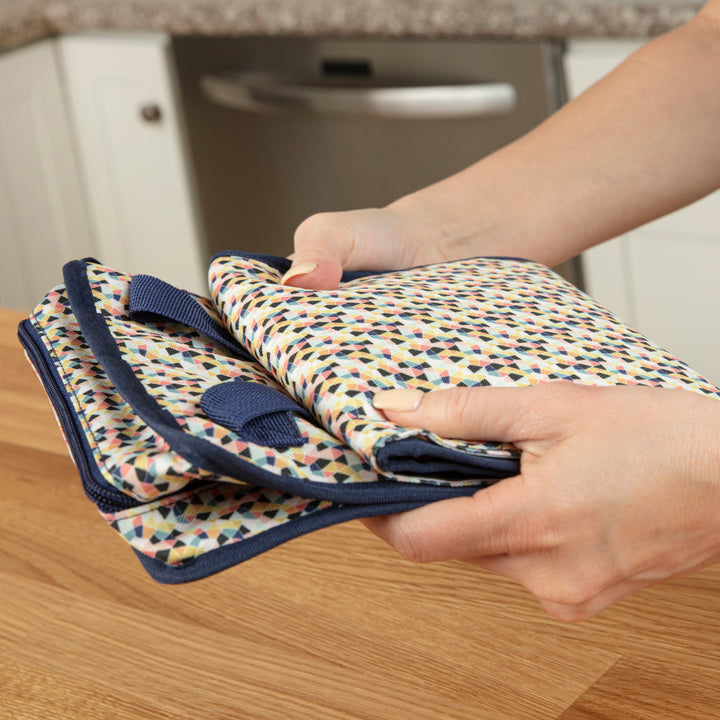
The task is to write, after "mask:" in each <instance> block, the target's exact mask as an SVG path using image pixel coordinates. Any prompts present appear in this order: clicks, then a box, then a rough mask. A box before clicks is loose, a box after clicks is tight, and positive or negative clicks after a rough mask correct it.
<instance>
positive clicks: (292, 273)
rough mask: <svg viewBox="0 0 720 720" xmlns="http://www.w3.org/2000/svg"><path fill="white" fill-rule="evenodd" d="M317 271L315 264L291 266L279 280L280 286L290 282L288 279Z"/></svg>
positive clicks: (307, 263)
mask: <svg viewBox="0 0 720 720" xmlns="http://www.w3.org/2000/svg"><path fill="white" fill-rule="evenodd" d="M316 269H317V263H314V262H301V263H298V264H297V265H293V266H292V267H291V268H290V269H289V270H288V271H287V272H286V273H285V274H284V275H283V276H282V278H281V279H280V284H281V285H285V283H286V282H287V281H288V280H290V278H294V277H297V276H298V275H309V274H310V273H311V272H312V271H313V270H316Z"/></svg>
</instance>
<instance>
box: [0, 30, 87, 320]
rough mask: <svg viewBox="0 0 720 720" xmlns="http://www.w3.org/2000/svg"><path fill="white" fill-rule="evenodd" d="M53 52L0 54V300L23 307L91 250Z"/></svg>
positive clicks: (50, 46) (45, 45) (39, 48)
mask: <svg viewBox="0 0 720 720" xmlns="http://www.w3.org/2000/svg"><path fill="white" fill-rule="evenodd" d="M56 53H57V45H56V42H55V41H52V40H48V41H45V42H42V43H38V44H36V45H32V46H29V47H26V48H23V49H21V50H15V51H13V52H10V53H7V54H5V55H0V305H2V306H4V307H13V308H17V309H20V310H27V311H30V310H31V309H32V308H33V307H34V306H35V305H36V304H37V302H38V301H39V300H40V299H41V298H42V296H43V295H44V294H45V293H46V292H47V291H48V290H49V289H50V288H52V287H53V286H54V285H57V284H58V283H59V282H61V281H62V272H61V269H62V265H63V264H64V263H65V262H67V261H68V260H74V259H77V258H81V257H84V256H86V255H91V254H92V253H93V252H94V249H93V247H92V246H91V242H90V234H89V231H88V223H87V216H86V213H85V207H84V201H83V196H82V192H81V189H80V179H79V173H78V168H77V165H76V161H75V155H74V145H73V142H72V139H71V133H70V128H69V126H68V121H67V116H66V110H65V105H64V103H63V97H62V89H61V85H60V76H59V73H58V66H57V54H56Z"/></svg>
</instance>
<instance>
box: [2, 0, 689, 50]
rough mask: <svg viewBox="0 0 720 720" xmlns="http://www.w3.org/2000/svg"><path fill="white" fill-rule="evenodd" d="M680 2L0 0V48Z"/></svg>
mask: <svg viewBox="0 0 720 720" xmlns="http://www.w3.org/2000/svg"><path fill="white" fill-rule="evenodd" d="M702 5H703V2H702V1H696V2H689V1H688V0H625V1H621V0H0V49H9V48H12V47H17V46H19V45H23V44H27V43H29V42H33V41H35V40H39V39H41V38H44V37H49V36H52V35H59V34H62V33H73V32H83V31H93V30H97V31H131V32H138V31H163V32H168V33H172V34H175V35H189V34H198V35H237V36H281V35H282V36H296V37H297V36H301V37H302V36H304V37H312V36H323V35H324V36H336V37H349V36H356V37H362V36H365V37H368V36H377V37H425V38H428V37H445V38H448V37H465V38H467V37H484V38H487V37H497V38H515V39H522V40H526V39H537V38H554V39H559V38H567V37H588V36H590V37H648V36H652V35H656V34H659V33H661V32H663V31H664V30H667V29H670V28H672V27H674V26H676V25H679V24H681V23H682V22H685V21H686V20H688V19H690V18H691V17H692V16H693V15H694V14H695V13H696V12H697V11H698V9H699V8H700V7H702Z"/></svg>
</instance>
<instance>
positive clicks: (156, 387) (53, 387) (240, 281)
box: [19, 253, 720, 583]
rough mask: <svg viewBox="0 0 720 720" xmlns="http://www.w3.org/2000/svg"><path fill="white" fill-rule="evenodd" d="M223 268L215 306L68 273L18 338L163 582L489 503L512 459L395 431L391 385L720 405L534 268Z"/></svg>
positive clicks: (694, 377)
mask: <svg viewBox="0 0 720 720" xmlns="http://www.w3.org/2000/svg"><path fill="white" fill-rule="evenodd" d="M288 267H289V261H287V260H285V259H283V258H276V257H271V256H261V255H248V254H240V253H223V254H221V255H218V256H216V257H215V258H214V259H213V261H212V263H211V266H210V273H209V277H210V295H211V298H203V297H199V296H197V295H193V294H191V293H188V292H186V291H183V290H180V289H178V288H175V287H173V286H171V285H169V284H167V283H165V282H163V281H162V280H160V279H158V278H154V277H150V276H147V275H136V276H130V275H127V274H123V273H121V272H118V271H116V270H113V269H111V268H108V267H105V266H103V265H102V264H101V263H99V262H97V261H94V260H83V261H76V262H72V263H69V264H68V265H66V267H65V268H64V283H63V284H62V285H59V286H58V287H56V288H55V289H53V290H51V291H50V292H49V293H48V294H47V295H46V297H45V298H44V299H43V301H42V302H41V303H40V304H39V305H38V307H37V308H36V310H35V311H34V313H33V314H32V315H31V317H30V318H29V319H28V320H25V321H24V322H23V323H21V325H20V328H19V335H20V339H21V342H22V344H23V346H24V347H25V349H26V353H27V355H28V358H29V360H30V361H31V363H32V364H33V366H34V367H35V369H36V371H37V373H38V375H39V377H40V379H41V382H42V383H43V385H44V387H45V389H46V391H47V393H48V395H49V397H50V399H51V401H52V404H53V407H54V409H55V412H56V415H57V417H58V421H59V424H60V426H61V428H62V430H63V433H64V435H65V439H66V442H67V444H68V447H69V449H70V452H71V454H72V457H73V459H74V461H75V463H76V465H77V467H78V471H79V473H80V476H81V478H82V482H83V486H84V489H85V492H86V494H87V495H88V497H89V498H90V499H91V500H92V501H93V502H94V503H95V504H96V505H97V507H98V509H99V510H100V512H101V514H102V515H103V517H104V518H105V520H106V521H107V522H108V523H109V524H111V525H112V527H114V528H115V530H116V531H117V532H118V533H120V534H121V535H122V537H123V538H124V539H125V540H126V541H127V542H128V543H129V544H130V545H131V547H132V548H133V549H134V550H135V552H136V553H137V555H138V557H139V558H140V560H141V561H142V563H143V565H144V567H145V568H146V569H147V570H148V572H149V573H150V574H151V575H152V577H153V578H155V579H156V580H158V581H160V582H165V583H181V582H186V581H190V580H195V579H198V578H202V577H205V576H207V575H210V574H212V573H215V572H218V571H220V570H223V569H225V568H227V567H230V566H232V565H235V564H237V563H239V562H242V561H243V560H246V559H248V558H250V557H252V556H254V555H257V554H258V553H261V552H263V551H265V550H268V549H270V548H272V547H274V546H276V545H278V544H280V543H282V542H284V541H287V540H289V539H291V538H293V537H296V536H298V535H301V534H303V533H306V532H310V531H312V530H315V529H319V528H321V527H325V526H328V525H332V524H335V523H339V522H344V521H346V520H349V519H352V518H360V517H370V516H374V515H384V514H390V513H395V512H401V511H404V510H409V509H411V508H414V507H418V506H420V505H422V504H426V503H430V502H434V501H437V500H441V499H444V498H449V497H454V496H458V495H469V494H472V493H474V492H477V491H478V490H479V489H481V488H482V487H484V486H486V485H487V484H488V483H490V482H496V481H497V480H499V479H501V478H503V477H507V476H509V475H512V474H514V473H516V472H517V470H518V467H519V452H518V451H517V450H516V449H515V448H514V447H513V446H511V445H506V444H500V443H495V442H477V443H471V442H467V441H459V440H453V439H447V438H440V437H438V436H436V435H434V434H432V433H429V432H427V431H424V430H421V429H408V428H404V427H400V426H396V425H393V424H392V423H389V422H388V421H387V420H386V419H385V418H384V417H383V416H382V414H381V413H379V412H378V411H376V410H375V409H374V408H373V407H372V397H373V395H374V394H375V393H376V392H377V391H379V390H382V389H390V388H398V387H404V386H407V387H414V388H419V389H422V390H431V389H435V388H441V387H450V386H456V385H465V386H470V385H493V386H522V385H532V384H536V383H540V382H547V381H551V380H570V381H573V382H579V383H584V384H593V385H614V384H645V385H656V386H662V387H682V388H685V389H687V390H691V391H695V392H700V393H704V394H708V395H714V396H716V397H718V398H720V391H719V390H718V389H717V388H715V387H714V386H713V385H711V384H710V383H709V382H708V381H707V380H705V379H704V378H703V377H701V376H700V375H699V374H698V373H696V372H694V371H693V370H692V369H691V368H689V367H688V366H687V365H685V364H684V363H682V362H680V361H679V360H677V359H676V358H674V357H673V356H672V355H670V354H668V353H667V352H665V351H663V350H662V349H661V348H659V347H658V346H656V345H655V344H654V343H652V342H651V341H649V340H648V339H647V338H645V337H643V336H642V335H640V334H638V333H637V332H635V331H633V330H632V329H631V328H629V327H627V326H626V325H625V324H624V323H622V322H621V321H620V320H619V319H617V318H616V317H614V316H613V315H612V314H611V313H610V312H609V311H607V310H606V309H604V308H602V307H601V306H599V305H598V304H597V303H595V302H594V301H593V300H591V299H590V298H588V297H587V296H586V295H584V294H583V293H581V292H580V291H579V290H577V289H576V288H575V287H573V286H572V285H570V284H569V283H567V282H566V281H565V280H563V279H562V278H561V277H560V276H558V275H556V274H555V273H554V272H552V271H551V270H549V269H548V268H546V267H544V266H542V265H539V264H537V263H533V262H529V261H524V260H519V259H510V258H475V259H469V260H461V261H457V262H452V263H444V264H438V265H431V266H426V267H419V268H413V269H410V270H402V271H394V272H385V273H359V272H355V273H346V274H345V275H344V276H343V279H342V282H341V284H340V286H339V287H338V289H336V290H333V291H310V290H303V289H299V288H292V287H284V286H282V285H281V284H280V278H281V277H282V275H283V273H284V272H285V271H286V270H287V269H288Z"/></svg>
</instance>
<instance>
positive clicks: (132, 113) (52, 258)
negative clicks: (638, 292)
mask: <svg viewBox="0 0 720 720" xmlns="http://www.w3.org/2000/svg"><path fill="white" fill-rule="evenodd" d="M169 45H170V41H169V37H168V36H166V35H164V34H142V35H79V36H67V37H63V38H60V39H56V40H46V41H43V42H41V43H38V44H36V45H32V46H28V47H26V48H23V49H20V50H16V51H13V52H9V53H6V54H4V55H0V235H1V236H2V243H1V244H0V304H1V305H3V306H7V307H16V308H19V309H24V310H30V309H31V308H32V307H33V306H34V305H35V303H37V301H38V300H39V299H40V298H41V297H42V295H43V294H44V293H45V292H46V291H47V290H48V289H49V288H51V287H52V286H53V285H55V284H57V283H58V282H60V281H61V268H62V265H63V264H64V263H65V262H66V261H68V260H71V259H76V258H79V257H84V256H88V255H92V256H94V257H97V258H98V259H100V260H101V261H102V262H104V263H107V264H108V265H111V266H113V267H116V268H118V269H120V270H123V271H126V272H144V273H149V274H154V275H159V276H160V277H162V278H163V279H166V280H168V281H169V282H173V283H175V284H177V285H180V286H182V287H185V288H187V289H189V290H193V291H196V292H202V293H205V294H206V293H207V281H206V279H205V273H206V267H207V258H206V257H205V254H204V245H203V242H202V237H201V232H200V230H199V224H198V222H197V219H196V213H195V208H194V193H193V191H192V185H191V182H192V181H191V174H190V172H189V171H188V166H187V162H186V152H185V146H184V139H183V137H184V135H183V130H182V122H181V118H180V113H178V111H177V105H176V94H175V81H174V75H173V63H172V61H171V57H170V51H169Z"/></svg>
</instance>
